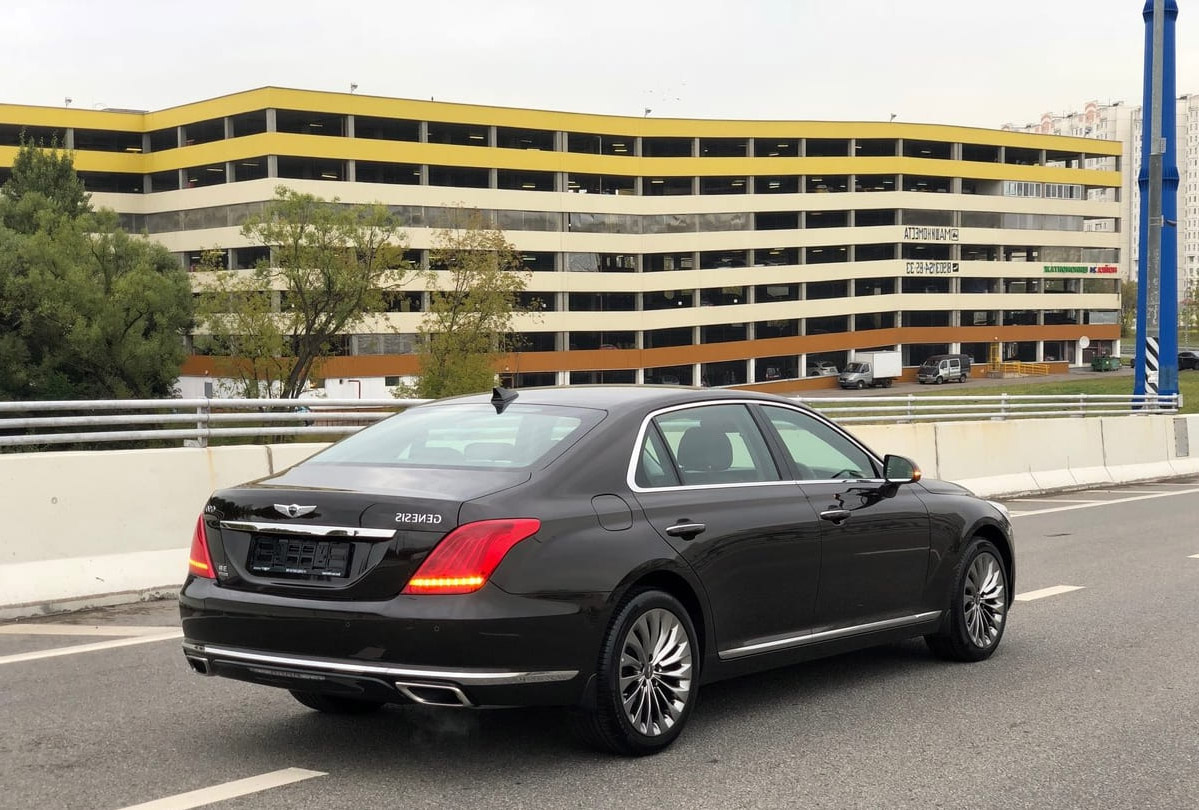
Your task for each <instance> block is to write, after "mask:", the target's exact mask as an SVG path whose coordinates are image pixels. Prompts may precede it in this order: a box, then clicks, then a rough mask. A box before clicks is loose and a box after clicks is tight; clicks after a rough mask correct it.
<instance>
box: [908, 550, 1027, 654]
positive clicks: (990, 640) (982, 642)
mask: <svg viewBox="0 0 1199 810" xmlns="http://www.w3.org/2000/svg"><path fill="white" fill-rule="evenodd" d="M1011 603H1012V600H1011V595H1010V594H1009V593H1008V572H1007V569H1006V568H1005V567H1004V563H1003V555H1001V554H1000V553H999V549H997V548H995V545H994V544H993V543H992V542H991V541H989V540H984V539H983V538H981V537H976V538H974V539H973V540H971V541H970V544H969V545H968V546H967V547H966V550H965V552H964V553H963V554H962V559H961V562H959V563H958V567H957V570H956V571H955V572H954V577H953V589H952V590H951V591H950V596H949V604H948V605H946V611H945V616H944V619H943V620H942V624H941V629H940V630H938V631H937V632H936V633H933V634H930V635H927V636H925V637H924V640H925V642H926V643H927V644H928V647H929V649H930V650H932V651H933V653H934V654H935V655H937V656H938V657H940V658H944V659H946V660H949V661H983V660H985V659H987V658H990V657H991V654H992V653H994V652H995V649H996V648H997V647H998V646H999V642H1000V641H1001V640H1002V639H1003V631H1004V629H1005V628H1006V627H1007V615H1008V610H1009V609H1010V608H1011Z"/></svg>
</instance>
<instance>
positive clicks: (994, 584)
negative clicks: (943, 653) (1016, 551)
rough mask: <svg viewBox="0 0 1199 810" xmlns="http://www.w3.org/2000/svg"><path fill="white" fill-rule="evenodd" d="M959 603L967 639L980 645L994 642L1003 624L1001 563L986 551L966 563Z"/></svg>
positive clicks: (1005, 594)
mask: <svg viewBox="0 0 1199 810" xmlns="http://www.w3.org/2000/svg"><path fill="white" fill-rule="evenodd" d="M962 606H963V609H964V610H963V612H964V613H965V618H966V632H967V634H968V635H969V636H970V641H971V642H972V643H973V644H974V645H975V646H976V647H979V648H981V649H986V648H987V647H990V646H991V645H992V644H994V643H995V640H996V639H997V638H998V637H999V631H1000V630H1001V629H1002V628H1003V622H1004V618H1005V615H1006V612H1007V593H1006V583H1005V581H1004V576H1003V566H1001V565H1000V564H999V561H998V560H997V559H995V557H994V555H992V554H991V553H990V552H989V551H984V552H982V553H980V554H979V555H978V556H977V557H975V558H974V560H973V562H971V563H970V571H969V572H968V573H967V575H966V582H965V587H964V588H963V589H962Z"/></svg>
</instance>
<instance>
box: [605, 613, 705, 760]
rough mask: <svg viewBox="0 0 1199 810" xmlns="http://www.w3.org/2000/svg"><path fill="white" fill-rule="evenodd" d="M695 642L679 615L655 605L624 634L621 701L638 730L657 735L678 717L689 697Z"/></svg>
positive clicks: (629, 718) (621, 654)
mask: <svg viewBox="0 0 1199 810" xmlns="http://www.w3.org/2000/svg"><path fill="white" fill-rule="evenodd" d="M691 674H692V668H691V644H690V642H689V640H688V637H687V631H686V629H684V627H683V625H682V622H680V621H679V619H678V617H677V616H675V615H674V614H673V613H671V612H670V611H669V610H665V609H663V608H653V609H652V610H648V611H646V612H645V613H643V614H642V615H641V616H640V617H639V618H638V619H637V621H635V622H634V623H633V626H632V627H630V628H629V632H628V633H627V634H626V635H625V638H624V643H623V644H622V645H621V651H620V675H619V678H620V687H619V688H620V699H621V702H622V704H623V705H624V711H625V717H626V719H627V720H628V721H629V723H630V724H631V725H632V726H633V728H634V729H636V730H637V731H638V732H639V733H641V734H644V735H645V736H647V737H656V736H658V735H661V734H664V733H666V732H667V731H669V730H670V729H671V728H672V727H673V726H674V725H675V723H677V722H678V721H679V718H680V717H681V716H682V714H683V711H684V709H685V708H686V707H687V701H688V700H689V699H690V696H691Z"/></svg>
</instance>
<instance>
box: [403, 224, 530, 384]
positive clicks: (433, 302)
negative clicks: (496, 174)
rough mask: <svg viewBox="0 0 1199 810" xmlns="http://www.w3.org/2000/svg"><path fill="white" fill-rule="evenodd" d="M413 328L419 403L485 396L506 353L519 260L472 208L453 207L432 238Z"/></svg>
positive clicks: (521, 280)
mask: <svg viewBox="0 0 1199 810" xmlns="http://www.w3.org/2000/svg"><path fill="white" fill-rule="evenodd" d="M429 268H430V269H429V270H428V271H427V272H426V283H427V286H428V288H429V290H430V292H429V311H428V312H427V313H426V315H425V318H424V320H423V321H422V322H421V326H420V329H419V335H418V337H419V346H420V362H421V376H420V381H419V382H418V383H417V389H416V393H417V395H418V396H421V397H430V398H437V397H448V396H455V395H457V394H469V393H474V392H478V391H485V390H487V389H488V388H491V387H492V386H493V385H494V384H495V382H494V381H495V366H496V361H497V359H498V358H499V357H500V356H501V355H502V354H503V353H505V352H507V351H509V350H511V349H512V348H513V337H514V336H513V317H512V316H513V313H514V312H516V311H518V310H519V309H520V307H519V306H518V300H519V294H520V293H521V292H523V291H524V290H525V288H526V287H527V285H528V280H529V273H528V272H527V271H525V270H524V268H523V265H522V263H521V260H520V254H518V253H517V251H516V248H515V247H514V246H513V245H512V243H510V242H509V241H508V240H507V238H505V236H504V234H503V232H502V231H499V230H496V229H494V228H492V227H491V225H490V223H488V222H487V221H486V220H485V219H484V218H483V216H482V214H480V213H479V212H478V211H476V210H463V209H458V210H456V211H455V212H454V213H453V214H452V221H451V223H450V227H448V228H445V229H443V230H440V231H438V232H437V233H435V234H434V236H433V249H432V250H431V251H430V253H429Z"/></svg>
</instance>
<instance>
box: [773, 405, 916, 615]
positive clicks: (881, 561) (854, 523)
mask: <svg viewBox="0 0 1199 810" xmlns="http://www.w3.org/2000/svg"><path fill="white" fill-rule="evenodd" d="M760 407H761V411H760V412H761V413H762V414H763V416H764V417H765V422H766V423H767V425H768V427H769V428H770V429H772V430H773V432H774V435H775V438H776V440H777V441H778V442H779V443H780V444H781V445H782V447H783V448H784V451H785V455H786V456H787V457H788V460H789V461H790V462H791V463H792V465H793V468H794V473H795V477H796V478H797V479H799V486H800V487H801V488H802V490H803V493H804V496H805V499H806V500H807V501H808V503H809V504H810V508H811V510H812V512H813V513H815V514H816V515H817V516H818V518H819V522H820V529H821V555H820V558H821V567H820V571H821V573H820V583H819V594H818V596H817V599H816V607H815V626H814V628H813V629H814V630H816V631H817V632H819V631H820V630H826V629H831V628H835V627H850V626H854V625H860V624H868V623H870V622H873V621H881V620H885V619H891V618H898V617H902V616H908V615H912V614H914V613H917V612H919V608H920V598H921V595H922V593H923V591H924V582H925V578H926V576H927V572H928V558H929V532H930V524H929V516H928V510H927V509H926V508H925V506H924V503H923V502H922V501H921V500H920V499H919V498H918V497H916V495H915V494H914V493H913V491H912V489H911V487H898V488H897V489H896V488H893V487H886V486H884V483H885V482H884V481H882V476H881V470H879V469H878V465H877V462H876V461H875V460H874V459H873V458H871V456H870V454H869V453H867V452H866V450H865V449H863V448H862V447H861V446H860V445H859V444H858V443H857V442H855V441H854V440H853V439H851V438H850V437H849V436H847V435H846V434H845V433H843V432H842V431H840V430H838V429H837V428H836V427H834V426H833V425H832V424H830V423H828V422H826V421H824V420H823V419H820V418H819V417H817V416H815V415H813V414H811V413H808V412H805V411H801V410H798V409H794V408H788V407H786V406H775V405H763V406H760Z"/></svg>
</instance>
